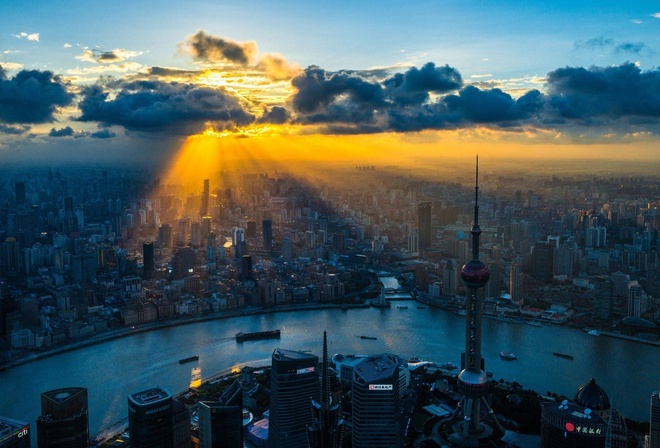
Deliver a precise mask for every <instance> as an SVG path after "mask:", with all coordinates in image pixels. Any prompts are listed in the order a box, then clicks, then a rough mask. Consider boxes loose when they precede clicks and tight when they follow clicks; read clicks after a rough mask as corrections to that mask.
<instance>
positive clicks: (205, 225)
mask: <svg viewBox="0 0 660 448" xmlns="http://www.w3.org/2000/svg"><path fill="white" fill-rule="evenodd" d="M212 221H213V220H212V218H211V217H210V216H202V239H204V238H208V237H209V233H211V224H212Z"/></svg>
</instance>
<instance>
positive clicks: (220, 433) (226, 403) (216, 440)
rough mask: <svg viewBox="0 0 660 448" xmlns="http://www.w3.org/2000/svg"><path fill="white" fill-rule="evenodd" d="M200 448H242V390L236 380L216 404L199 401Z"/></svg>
mask: <svg viewBox="0 0 660 448" xmlns="http://www.w3.org/2000/svg"><path fill="white" fill-rule="evenodd" d="M197 409H198V412H199V447H200V448H243V388H242V386H241V383H240V382H239V381H238V380H236V381H234V383H233V384H232V385H231V386H229V387H228V388H227V389H226V390H225V392H224V393H223V394H222V395H221V396H220V398H219V399H218V401H217V402H210V401H201V402H200V403H199V405H198V408H197Z"/></svg>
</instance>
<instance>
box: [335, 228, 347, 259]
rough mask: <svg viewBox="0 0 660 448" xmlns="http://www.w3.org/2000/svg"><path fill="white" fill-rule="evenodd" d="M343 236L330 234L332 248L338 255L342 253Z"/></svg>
mask: <svg viewBox="0 0 660 448" xmlns="http://www.w3.org/2000/svg"><path fill="white" fill-rule="evenodd" d="M344 243H345V241H344V234H343V232H335V233H333V234H332V248H333V249H334V250H336V251H337V252H338V253H340V254H343V253H344V249H345V247H344Z"/></svg>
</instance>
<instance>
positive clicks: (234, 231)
mask: <svg viewBox="0 0 660 448" xmlns="http://www.w3.org/2000/svg"><path fill="white" fill-rule="evenodd" d="M243 241H245V231H244V230H243V229H241V228H240V227H232V228H231V245H232V246H238V245H239V243H241V242H243Z"/></svg>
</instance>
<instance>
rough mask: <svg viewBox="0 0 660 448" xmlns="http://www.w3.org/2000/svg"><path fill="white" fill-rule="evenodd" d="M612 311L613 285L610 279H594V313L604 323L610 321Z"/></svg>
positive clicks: (596, 277) (604, 277) (600, 276)
mask: <svg viewBox="0 0 660 448" xmlns="http://www.w3.org/2000/svg"><path fill="white" fill-rule="evenodd" d="M613 310H614V283H613V282H612V279H611V278H610V277H606V276H603V275H597V276H595V277H594V312H595V314H596V315H597V316H598V317H599V318H600V319H603V320H605V321H610V320H612V311H613Z"/></svg>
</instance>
